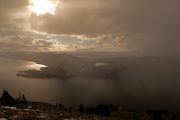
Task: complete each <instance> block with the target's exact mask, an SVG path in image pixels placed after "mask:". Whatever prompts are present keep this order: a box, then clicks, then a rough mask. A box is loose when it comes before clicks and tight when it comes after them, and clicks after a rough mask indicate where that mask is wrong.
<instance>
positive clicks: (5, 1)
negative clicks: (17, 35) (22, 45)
mask: <svg viewBox="0 0 180 120" xmlns="http://www.w3.org/2000/svg"><path fill="white" fill-rule="evenodd" d="M28 3H29V1H28V0H0V21H1V22H0V27H1V29H17V28H20V27H22V26H23V24H25V21H26V20H25V17H26V16H25V15H24V14H23V13H25V12H26V11H27V6H28Z"/></svg>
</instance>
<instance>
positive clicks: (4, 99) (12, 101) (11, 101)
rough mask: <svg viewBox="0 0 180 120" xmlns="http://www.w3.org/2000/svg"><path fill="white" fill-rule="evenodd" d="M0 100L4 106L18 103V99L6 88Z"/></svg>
mask: <svg viewBox="0 0 180 120" xmlns="http://www.w3.org/2000/svg"><path fill="white" fill-rule="evenodd" d="M0 102H1V104H2V105H4V106H14V105H16V104H17V101H16V100H15V99H14V98H13V97H12V96H11V95H10V94H9V93H8V92H7V91H6V90H4V92H3V94H2V97H1V99H0Z"/></svg>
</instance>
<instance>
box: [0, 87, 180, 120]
mask: <svg viewBox="0 0 180 120" xmlns="http://www.w3.org/2000/svg"><path fill="white" fill-rule="evenodd" d="M0 120H180V114H178V113H171V112H168V111H161V110H158V111H157V110H155V111H153V110H151V111H144V112H142V111H141V112H140V111H138V112H137V111H133V110H129V109H127V108H124V107H122V106H114V105H111V104H110V105H109V104H99V105H97V106H94V107H84V106H83V105H82V104H81V105H79V107H77V108H73V107H69V108H67V107H64V106H63V105H61V104H56V105H52V104H48V103H42V102H31V101H28V100H27V99H26V97H25V95H19V98H17V99H15V98H13V97H12V96H11V95H10V94H9V93H8V92H7V91H6V90H4V92H3V94H2V97H1V98H0Z"/></svg>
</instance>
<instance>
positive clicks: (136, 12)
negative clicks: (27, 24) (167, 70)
mask: <svg viewBox="0 0 180 120" xmlns="http://www.w3.org/2000/svg"><path fill="white" fill-rule="evenodd" d="M179 3H180V2H179V1H178V0H174V1H169V0H163V1H162V0H158V1H154V0H153V1H149V0H133V1H132V0H111V1H109V0H85V1H84V0H76V1H74V0H62V1H61V2H60V3H59V5H58V7H57V10H56V13H55V15H51V14H46V15H42V16H36V15H32V16H31V21H32V23H31V27H32V29H35V30H37V31H42V32H47V33H52V34H66V35H84V36H87V37H90V38H91V37H98V36H102V35H109V34H110V35H111V36H112V35H117V37H119V36H118V35H119V34H122V33H123V34H124V35H123V36H126V42H124V43H125V44H128V46H127V47H128V49H130V50H131V51H135V52H141V53H143V52H144V53H156V52H157V53H158V52H159V53H166V52H169V53H175V52H178V51H179V47H178V44H179V38H180V36H179V33H178V31H179V29H180V23H179V20H180V15H179V11H180V8H179V6H178V4H179ZM110 40H111V41H112V42H114V40H116V41H117V39H111V38H109V41H110ZM102 42H103V40H102ZM104 42H105V43H107V44H109V43H108V42H107V41H104ZM118 42H119V43H120V44H122V43H121V39H120V40H119V41H118Z"/></svg>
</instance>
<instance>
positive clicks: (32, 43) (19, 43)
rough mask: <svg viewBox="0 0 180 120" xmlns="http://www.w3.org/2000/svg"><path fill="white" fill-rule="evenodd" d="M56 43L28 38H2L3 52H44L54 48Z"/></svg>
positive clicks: (0, 43)
mask: <svg viewBox="0 0 180 120" xmlns="http://www.w3.org/2000/svg"><path fill="white" fill-rule="evenodd" d="M53 44H54V41H52V40H42V39H37V38H33V37H27V36H5V37H0V48H1V51H44V50H49V49H51V48H53Z"/></svg>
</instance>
